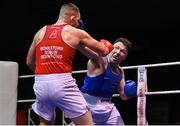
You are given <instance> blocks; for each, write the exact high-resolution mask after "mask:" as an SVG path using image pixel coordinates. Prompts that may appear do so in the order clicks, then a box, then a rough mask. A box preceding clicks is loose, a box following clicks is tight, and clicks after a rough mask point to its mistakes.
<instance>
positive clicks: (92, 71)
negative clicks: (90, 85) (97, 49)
mask: <svg viewBox="0 0 180 126" xmlns="http://www.w3.org/2000/svg"><path fill="white" fill-rule="evenodd" d="M105 59H106V58H103V57H100V58H98V59H90V60H89V61H88V64H87V66H88V68H87V69H88V74H89V75H96V76H97V75H100V74H101V73H103V72H104V70H105V68H106V66H107V62H106V60H105Z"/></svg>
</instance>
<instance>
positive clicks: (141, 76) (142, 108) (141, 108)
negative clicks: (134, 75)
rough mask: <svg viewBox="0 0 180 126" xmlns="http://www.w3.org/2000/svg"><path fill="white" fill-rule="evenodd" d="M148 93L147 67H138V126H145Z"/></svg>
mask: <svg viewBox="0 0 180 126" xmlns="http://www.w3.org/2000/svg"><path fill="white" fill-rule="evenodd" d="M146 91H147V70H146V68H145V67H138V87H137V96H138V100H137V125H138V126H145V125H147V121H146V95H145V92H146Z"/></svg>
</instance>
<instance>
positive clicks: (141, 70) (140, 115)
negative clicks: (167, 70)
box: [17, 61, 180, 125]
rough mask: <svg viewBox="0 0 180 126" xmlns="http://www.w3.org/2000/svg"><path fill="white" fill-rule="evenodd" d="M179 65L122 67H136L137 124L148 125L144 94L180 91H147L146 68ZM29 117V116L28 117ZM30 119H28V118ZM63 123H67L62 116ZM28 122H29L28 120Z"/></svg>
mask: <svg viewBox="0 0 180 126" xmlns="http://www.w3.org/2000/svg"><path fill="white" fill-rule="evenodd" d="M174 65H180V61H178V62H168V63H157V64H146V65H136V66H125V67H122V69H123V70H128V69H138V70H137V71H138V89H137V96H138V102H137V125H148V123H147V121H146V113H145V110H146V95H163V94H176V93H180V90H170V91H153V92H148V91H147V72H146V68H150V67H164V66H174ZM86 72H87V70H79V71H73V72H72V74H79V73H86ZM34 76H35V75H21V76H19V78H20V79H23V78H31V77H34ZM118 96H119V94H114V95H113V97H118ZM34 101H35V99H27V100H18V101H17V102H18V103H27V102H34ZM28 116H29V114H28ZM28 118H29V117H28ZM28 120H29V121H30V119H28ZM31 121H32V120H31ZM62 121H63V125H64V124H67V123H66V122H65V120H64V117H63V120H62ZM28 124H29V122H28Z"/></svg>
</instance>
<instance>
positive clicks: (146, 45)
mask: <svg viewBox="0 0 180 126" xmlns="http://www.w3.org/2000/svg"><path fill="white" fill-rule="evenodd" d="M66 2H73V3H75V4H76V5H77V6H78V7H79V8H80V10H81V17H82V20H83V21H84V23H85V26H86V27H85V30H86V31H87V32H88V33H89V34H90V35H91V36H92V37H94V38H96V39H97V40H100V39H102V38H105V39H108V40H109V41H112V42H113V41H115V39H116V38H118V37H119V36H122V37H126V38H128V39H129V40H130V41H132V43H133V50H132V52H131V53H130V54H129V57H128V58H127V60H126V61H124V62H122V64H121V66H131V65H142V64H154V63H165V62H175V61H179V58H180V53H179V33H180V32H179V25H180V14H179V11H180V5H179V2H178V1H172V0H166V1H163V0H146V1H140V0H136V1H133V0H111V1H109V0H71V1H70V0H69V1H68V0H18V1H13V0H3V1H2V8H3V10H2V18H1V35H2V36H1V46H0V54H1V55H0V60H3V61H16V62H18V63H19V75H28V74H33V73H32V72H31V71H30V70H29V69H28V67H27V66H26V64H25V60H26V55H27V51H28V49H29V46H30V44H31V42H32V39H33V36H34V34H35V33H36V32H37V31H38V30H39V29H40V28H41V27H43V26H44V25H46V24H53V23H55V22H56V20H57V18H58V14H59V9H60V7H61V5H62V4H63V3H66ZM87 60H88V59H87V58H86V57H85V56H84V55H82V54H81V53H79V52H77V54H76V60H75V62H74V70H84V69H86V62H87ZM125 73H126V78H127V79H133V80H136V79H137V71H136V70H128V71H125ZM179 75H180V71H179V66H171V67H163V68H160V67H159V68H149V69H148V90H149V91H159V90H178V89H180V86H179V83H180V78H179ZM75 77H76V79H77V82H78V83H79V86H81V83H82V78H83V77H84V74H82V75H75ZM32 85H33V79H32V78H30V79H19V85H18V99H31V98H35V97H34V93H33V90H32ZM155 97H156V98H155ZM178 100H179V95H178V94H176V95H163V96H147V111H148V115H147V117H148V119H149V123H150V124H174V123H176V122H178V121H179V115H178V113H179V112H180V110H178V106H179V102H178ZM116 101H117V99H116V100H115V102H116ZM116 104H117V107H118V108H119V109H120V112H121V114H122V116H123V117H124V120H125V123H126V124H135V123H136V98H132V99H130V100H128V101H125V102H122V101H121V100H120V99H118V103H117V102H116ZM129 113H134V114H129ZM155 113H156V114H155Z"/></svg>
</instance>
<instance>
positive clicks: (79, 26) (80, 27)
mask: <svg viewBox="0 0 180 126" xmlns="http://www.w3.org/2000/svg"><path fill="white" fill-rule="evenodd" d="M78 23H79V24H78V26H77V27H76V28H79V29H82V30H83V29H84V27H85V25H84V23H83V21H82V20H79V22H78Z"/></svg>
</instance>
